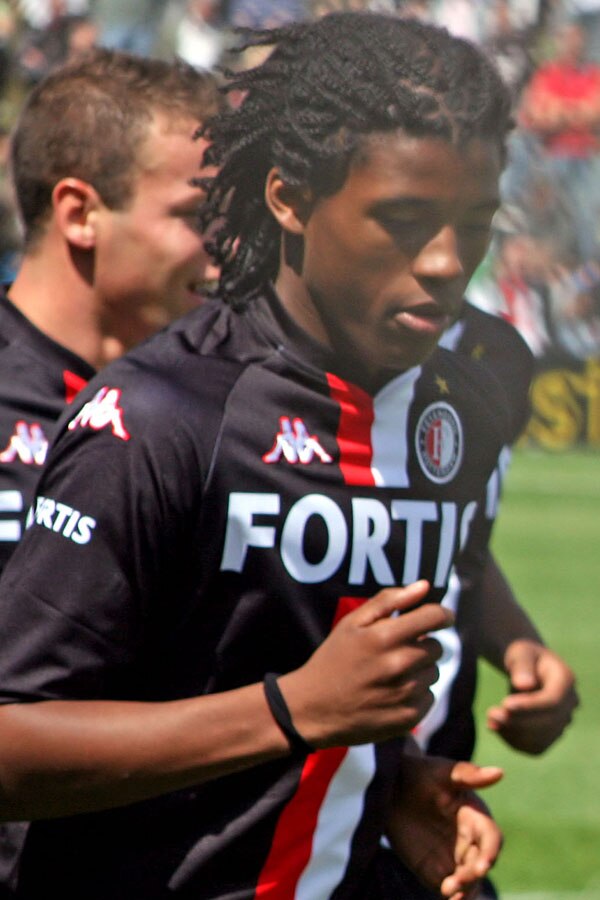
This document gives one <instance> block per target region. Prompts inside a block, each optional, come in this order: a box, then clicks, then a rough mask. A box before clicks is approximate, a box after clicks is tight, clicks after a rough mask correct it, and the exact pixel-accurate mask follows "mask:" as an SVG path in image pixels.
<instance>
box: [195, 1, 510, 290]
mask: <svg viewBox="0 0 600 900" xmlns="http://www.w3.org/2000/svg"><path fill="white" fill-rule="evenodd" d="M242 33H243V35H244V40H243V42H242V44H241V46H240V47H238V52H242V51H245V50H248V49H249V48H261V47H262V48H268V49H270V52H269V54H268V56H267V57H266V59H264V61H263V62H262V63H261V64H259V65H257V66H254V67H252V68H247V69H244V70H242V71H240V72H235V71H231V70H227V71H225V72H224V75H225V77H226V79H227V86H226V87H225V91H226V92H231V91H236V92H238V91H239V92H241V94H242V96H243V97H244V100H243V102H242V103H241V104H240V105H239V106H238V107H237V108H235V109H233V108H229V109H228V110H226V111H225V112H222V113H221V114H219V115H217V116H216V117H215V118H214V119H212V120H211V121H209V122H208V124H207V126H206V127H205V128H204V129H203V131H202V133H203V134H204V135H205V136H206V137H207V138H208V139H209V140H210V141H211V142H212V143H211V146H210V148H209V150H208V152H207V156H206V157H205V159H206V161H207V162H208V163H212V164H214V165H216V166H217V167H218V174H217V176H216V177H215V178H214V179H212V180H211V181H209V182H207V183H206V184H205V187H206V189H207V198H206V203H205V205H204V207H203V209H202V211H201V227H202V228H203V230H205V231H206V230H211V229H212V238H211V241H210V245H209V249H210V250H211V252H212V254H213V255H214V257H215V261H216V262H217V264H218V265H219V266H220V268H221V279H220V283H219V291H220V293H221V295H222V296H224V297H226V298H227V299H228V301H229V302H230V303H232V305H234V306H242V305H243V304H244V303H245V302H246V299H247V297H248V295H249V294H250V293H251V292H252V291H253V290H255V289H256V288H257V287H258V286H259V285H260V284H261V283H264V282H265V281H266V280H269V279H273V278H275V276H276V274H277V269H278V264H279V245H280V228H279V225H278V224H277V222H276V221H275V219H274V218H273V216H272V215H271V213H270V211H269V210H268V208H267V206H266V205H265V201H264V186H265V180H266V176H267V173H268V172H269V170H270V169H271V168H272V167H274V166H276V167H277V168H278V169H279V172H280V174H281V176H282V178H283V179H284V180H285V181H286V183H287V184H289V185H290V186H292V187H308V188H309V189H310V190H311V191H312V193H313V195H314V196H327V195H331V194H334V193H335V192H336V191H337V190H339V189H340V188H341V187H342V185H343V183H344V181H345V178H346V176H347V174H348V170H349V166H350V164H351V162H352V159H353V158H354V157H355V155H356V153H357V151H358V150H359V149H360V144H361V140H363V139H364V138H365V136H366V135H368V134H371V133H373V132H386V131H393V130H396V129H398V128H402V129H403V130H405V131H406V132H409V133H410V134H412V135H415V136H418V137H421V136H436V137H440V138H443V139H444V140H448V141H450V142H452V143H454V144H460V143H461V142H465V141H467V140H470V139H471V138H474V137H481V138H486V139H489V140H492V141H495V142H497V144H498V146H499V147H500V149H501V151H502V153H504V146H505V139H506V135H507V132H508V130H509V127H510V124H511V122H510V97H509V94H508V91H507V89H506V88H505V86H504V84H503V82H502V80H501V78H500V76H499V75H498V73H497V71H496V69H495V68H494V66H493V65H492V64H491V63H490V62H489V60H488V59H487V58H486V57H485V56H484V55H483V54H482V53H481V52H480V51H479V50H478V49H477V48H476V47H475V46H473V45H472V44H470V43H469V42H467V41H465V40H462V39H459V38H456V37H453V36H451V35H450V34H449V33H448V32H447V31H446V30H445V29H441V28H437V27H435V26H432V25H427V24H424V23H422V22H420V21H418V20H413V19H400V18H397V17H394V16H387V15H380V14H375V13H364V12H363V13H360V12H347V13H332V14H330V15H327V16H324V17H323V18H321V19H318V20H317V21H314V22H310V23H304V22H303V23H294V24H292V25H289V26H286V27H283V28H279V29H275V30H262V31H248V30H244V31H243V32H242ZM215 223H218V224H215Z"/></svg>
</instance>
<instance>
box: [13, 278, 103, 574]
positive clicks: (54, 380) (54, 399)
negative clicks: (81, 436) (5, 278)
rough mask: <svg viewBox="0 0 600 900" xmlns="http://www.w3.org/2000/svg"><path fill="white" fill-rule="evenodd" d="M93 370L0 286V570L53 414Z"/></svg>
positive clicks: (16, 534) (20, 522) (19, 527)
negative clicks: (36, 323) (45, 331)
mask: <svg viewBox="0 0 600 900" xmlns="http://www.w3.org/2000/svg"><path fill="white" fill-rule="evenodd" d="M93 374H94V370H93V369H92V367H91V366H89V365H88V364H87V363H86V362H84V360H82V359H80V358H79V357H78V356H76V355H75V354H74V353H71V351H70V350H67V349H66V348H65V347H61V346H60V344H57V343H56V342H55V341H53V340H52V339H51V338H49V337H47V336H46V335H45V334H43V333H42V332H41V331H39V330H38V329H37V328H36V327H35V326H34V325H32V324H31V322H29V320H28V319H26V318H25V316H23V315H22V314H21V313H20V312H19V310H18V309H17V308H16V307H15V306H14V305H13V304H12V303H11V302H10V300H8V298H7V297H6V295H5V294H4V292H3V291H0V570H2V568H3V567H4V565H5V563H6V561H7V559H8V557H9V556H10V554H11V553H12V552H13V550H14V548H15V546H16V544H17V542H18V541H19V540H20V538H21V535H22V533H23V526H24V522H25V516H26V513H27V510H28V508H29V505H30V503H31V501H32V499H33V494H34V491H35V485H36V483H37V480H38V477H39V474H40V470H41V466H42V465H43V463H44V461H45V459H46V452H47V449H48V442H49V440H50V439H51V437H52V435H53V432H54V428H55V424H56V420H57V419H58V417H59V415H60V414H61V412H62V411H63V409H64V407H65V404H66V403H68V402H69V400H71V399H72V398H73V397H74V396H75V394H76V393H77V391H78V390H79V389H80V388H81V387H82V386H83V385H84V384H85V383H86V382H87V381H88V380H89V379H90V378H91V377H92V375H93Z"/></svg>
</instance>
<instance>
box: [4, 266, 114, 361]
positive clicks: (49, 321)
mask: <svg viewBox="0 0 600 900" xmlns="http://www.w3.org/2000/svg"><path fill="white" fill-rule="evenodd" d="M8 297H9V299H10V301H11V302H12V303H13V304H14V305H15V306H16V307H17V309H18V310H19V311H20V312H21V313H22V314H23V315H24V316H25V317H26V318H27V319H29V321H30V322H31V323H32V324H33V325H35V327H36V328H39V330H40V331H42V332H43V333H44V334H46V335H47V336H48V337H50V338H52V340H54V341H56V342H57V343H59V344H61V345H62V346H63V347H66V348H67V349H69V350H71V351H72V352H73V353H76V354H77V355H78V356H80V357H81V358H82V359H84V360H86V362H88V363H89V364H90V365H92V366H94V367H95V368H97V367H99V366H100V365H101V364H102V362H103V356H104V353H103V335H102V333H101V324H100V316H99V309H98V303H97V299H96V296H95V293H94V290H93V286H92V285H91V284H90V282H89V281H88V280H87V279H86V278H84V277H82V274H81V273H80V272H79V271H78V270H77V269H76V268H75V267H74V266H72V265H64V261H63V260H61V258H60V256H58V255H56V254H53V253H51V252H50V253H49V252H46V251H43V252H42V251H37V252H36V251H34V252H28V253H26V254H25V256H24V258H23V261H22V264H21V266H20V269H19V271H18V273H17V275H16V277H15V279H14V282H13V284H12V285H11V288H10V290H9V293H8Z"/></svg>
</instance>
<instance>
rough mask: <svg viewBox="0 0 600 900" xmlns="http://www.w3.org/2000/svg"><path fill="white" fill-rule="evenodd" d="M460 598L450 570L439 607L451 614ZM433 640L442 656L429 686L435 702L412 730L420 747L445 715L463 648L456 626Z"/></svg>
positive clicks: (436, 635) (427, 740) (440, 632)
mask: <svg viewBox="0 0 600 900" xmlns="http://www.w3.org/2000/svg"><path fill="white" fill-rule="evenodd" d="M459 599H460V580H459V578H458V575H457V574H456V572H455V571H454V569H452V572H451V573H450V578H449V579H448V590H447V591H446V594H445V596H444V599H443V600H442V606H445V607H446V609H450V610H452V612H453V613H454V615H456V611H457V609H458V601H459ZM435 639H436V640H437V641H439V643H440V644H441V645H442V656H441V658H440V659H439V661H438V664H437V666H438V671H439V678H438V680H437V681H436V683H435V684H434V685H432V686H431V692H432V694H433V696H434V698H435V699H434V703H433V706H432V707H431V709H430V710H429V712H428V713H427V715H426V716H425V718H424V719H422V720H421V721H420V722H419V724H418V725H417V727H416V729H415V731H414V732H413V737H414V738H415V740H416V741H417V743H418V744H419V746H420V747H422V748H423V749H425V748H426V747H427V744H428V743H429V740H430V738H431V736H432V734H434V732H436V731H437V730H438V728H440V727H441V725H443V724H444V722H445V721H446V718H447V716H448V707H449V705H450V691H451V689H452V685H453V684H454V680H455V678H456V676H457V674H458V670H459V668H460V661H461V658H462V648H461V643H460V638H459V636H458V632H457V631H456V628H454V627H452V628H442V630H441V631H436V633H435Z"/></svg>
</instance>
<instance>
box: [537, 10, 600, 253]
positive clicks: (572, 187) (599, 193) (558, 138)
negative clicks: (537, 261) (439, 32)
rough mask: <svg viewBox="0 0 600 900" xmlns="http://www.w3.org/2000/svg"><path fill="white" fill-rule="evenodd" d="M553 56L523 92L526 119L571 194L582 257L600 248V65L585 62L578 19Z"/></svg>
mask: <svg viewBox="0 0 600 900" xmlns="http://www.w3.org/2000/svg"><path fill="white" fill-rule="evenodd" d="M556 37H557V47H556V53H555V56H554V58H553V59H551V60H550V61H549V62H547V63H545V64H543V65H541V66H540V67H539V68H538V69H537V70H536V72H535V73H534V75H533V77H532V79H531V81H530V83H529V85H528V86H527V88H526V90H525V91H524V93H523V102H522V105H521V109H520V121H521V125H522V127H523V128H525V129H526V130H528V131H529V132H530V133H531V134H532V135H534V136H535V137H536V139H537V141H538V147H537V152H538V154H539V158H540V162H541V164H542V165H543V166H544V167H545V169H546V171H547V173H548V176H549V177H550V178H551V179H556V180H557V181H558V182H559V183H560V184H561V185H562V187H563V188H564V190H565V191H566V192H567V195H568V197H569V200H570V203H571V206H572V209H573V212H574V218H575V226H576V237H577V245H578V253H579V257H580V260H581V261H582V262H583V261H586V260H588V259H591V258H592V257H594V256H595V254H597V253H598V251H599V234H598V223H599V221H600V190H599V186H598V181H599V175H600V167H599V155H598V154H599V151H600V141H599V134H598V129H599V128H600V65H597V64H594V63H588V62H585V61H584V58H583V51H584V46H585V35H584V32H583V29H582V28H581V27H580V26H579V25H577V24H576V23H574V22H570V23H567V24H565V25H563V26H562V27H561V28H560V29H559V31H558V32H557V35H556Z"/></svg>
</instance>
